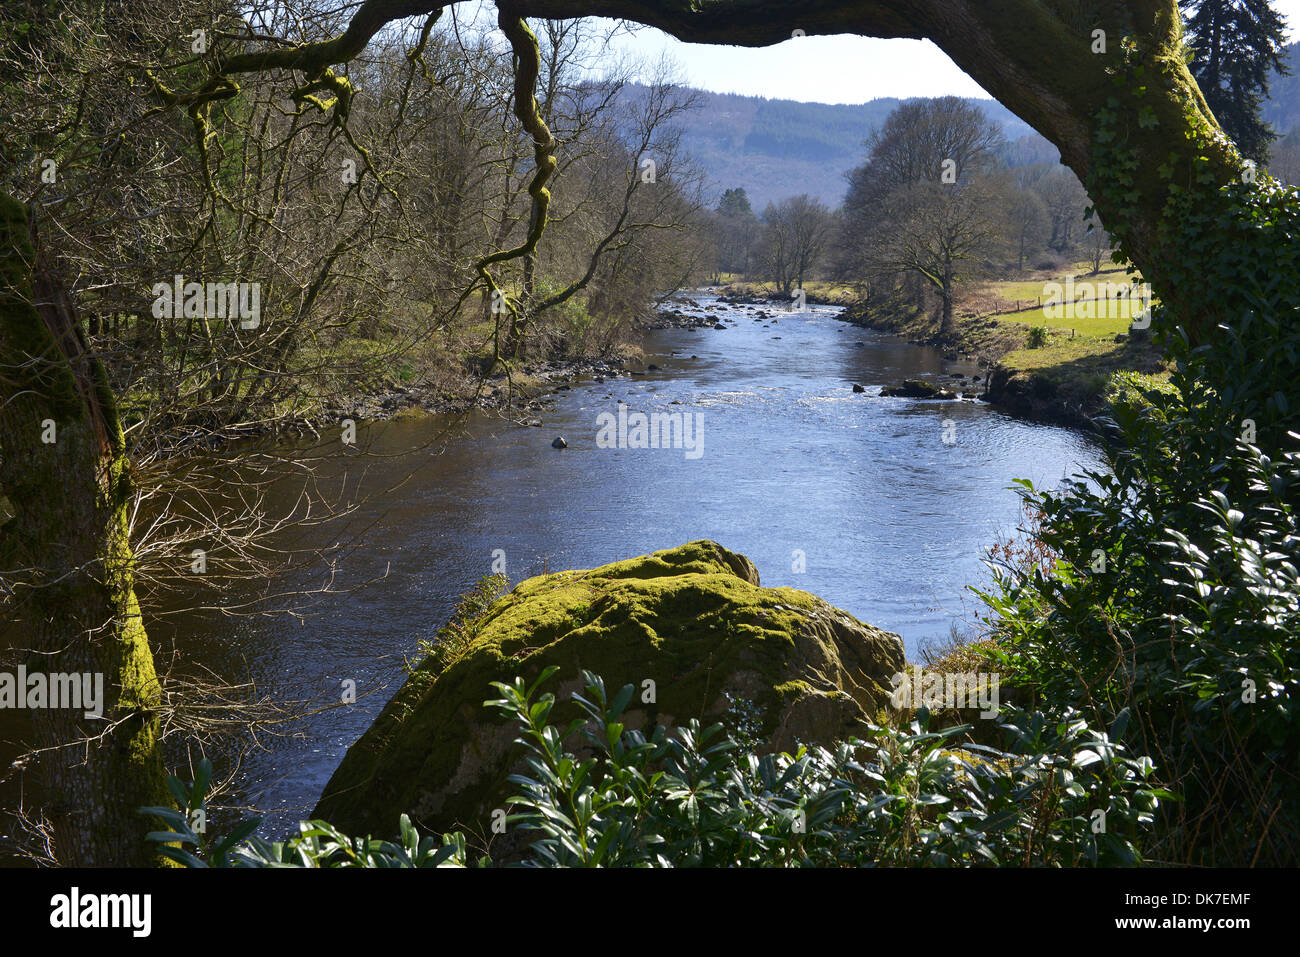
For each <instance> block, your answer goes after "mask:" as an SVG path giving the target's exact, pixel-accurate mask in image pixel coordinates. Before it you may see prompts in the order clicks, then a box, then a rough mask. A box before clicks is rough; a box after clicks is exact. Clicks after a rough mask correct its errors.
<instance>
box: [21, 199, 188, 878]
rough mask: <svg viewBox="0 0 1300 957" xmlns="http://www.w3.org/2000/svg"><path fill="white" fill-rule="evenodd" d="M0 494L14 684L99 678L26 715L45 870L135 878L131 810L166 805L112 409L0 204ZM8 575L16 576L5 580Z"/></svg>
mask: <svg viewBox="0 0 1300 957" xmlns="http://www.w3.org/2000/svg"><path fill="white" fill-rule="evenodd" d="M0 491H3V494H4V495H5V496H6V497H7V498H8V499H9V502H10V504H11V506H12V508H13V510H14V513H15V514H14V517H13V518H12V519H11V520H10V521H9V522H8V523H7V524H6V525H5V526H4V529H3V540H2V542H0V567H2V568H4V569H5V570H6V571H7V572H8V573H9V574H10V576H11V578H12V580H11V582H10V584H11V586H12V587H13V588H14V590H15V592H16V600H15V607H16V608H17V611H18V614H19V622H20V625H21V630H20V634H21V635H22V636H23V638H24V642H23V644H24V647H25V648H26V649H28V651H29V653H28V657H27V669H28V671H29V673H36V672H40V673H43V674H47V675H48V674H55V673H63V674H77V675H81V674H90V675H102V676H103V678H102V688H103V700H102V706H103V708H102V715H103V716H102V717H101V718H98V719H96V718H93V717H90V718H88V717H86V716H85V712H86V711H87V710H90V709H89V708H88V707H82V708H67V707H61V708H53V707H45V708H37V709H34V710H33V711H32V720H33V726H34V734H35V744H36V746H37V747H38V748H40V749H49V750H43V753H42V754H41V755H40V758H39V767H40V770H41V776H42V778H43V780H44V783H45V784H46V785H47V787H48V795H49V800H48V803H47V805H46V807H45V810H46V813H47V814H48V815H49V817H50V819H51V821H52V823H53V826H54V839H55V852H56V854H57V855H58V858H59V861H60V863H62V864H65V865H75V866H109V865H113V866H140V865H146V864H152V863H156V861H157V858H156V856H155V855H154V853H153V852H152V850H151V849H150V846H149V845H147V844H146V843H145V841H144V839H143V838H144V834H145V831H146V829H147V826H148V824H149V822H148V821H147V820H146V819H145V818H143V817H141V816H140V815H139V814H138V813H137V808H139V807H140V806H142V805H159V804H166V803H168V799H167V797H166V794H167V789H166V786H165V779H164V774H163V765H162V759H161V756H160V752H159V746H158V717H157V710H156V709H157V705H158V699H159V687H158V680H157V676H156V674H155V672H154V664H153V656H152V654H151V652H150V649H149V642H148V638H147V636H146V635H145V630H144V626H143V624H142V622H141V619H140V607H139V605H138V604H137V602H136V597H135V592H134V590H133V587H132V553H131V547H130V543H129V541H128V534H127V505H128V503H129V501H130V494H131V488H130V477H129V469H128V465H127V460H126V456H125V450H124V439H123V435H122V430H121V426H120V425H119V422H118V419H117V412H116V407H115V404H114V402H113V398H112V395H111V393H110V391H109V389H108V387H107V383H106V381H105V379H104V374H103V369H102V367H101V366H100V364H99V363H98V362H97V361H96V360H95V359H94V358H93V357H92V356H90V355H89V353H88V352H87V351H86V348H85V343H84V341H83V339H82V336H81V332H80V328H79V326H78V324H77V317H76V313H75V310H74V309H73V307H72V303H71V300H70V299H69V297H68V295H67V293H66V291H65V290H64V289H63V287H62V286H61V285H60V283H59V282H58V280H57V279H56V278H55V277H54V276H53V275H52V274H51V273H50V272H49V271H48V270H47V269H46V268H45V267H44V266H43V265H42V264H41V263H39V262H38V260H37V257H36V255H35V254H34V249H33V242H32V239H31V234H30V232H29V225H28V218H27V213H26V210H25V209H24V207H23V206H22V205H21V204H19V203H18V202H16V201H15V200H13V199H12V198H11V197H9V196H6V195H3V194H0ZM14 569H22V570H23V571H21V572H18V573H17V574H15V573H14V571H13V570H14Z"/></svg>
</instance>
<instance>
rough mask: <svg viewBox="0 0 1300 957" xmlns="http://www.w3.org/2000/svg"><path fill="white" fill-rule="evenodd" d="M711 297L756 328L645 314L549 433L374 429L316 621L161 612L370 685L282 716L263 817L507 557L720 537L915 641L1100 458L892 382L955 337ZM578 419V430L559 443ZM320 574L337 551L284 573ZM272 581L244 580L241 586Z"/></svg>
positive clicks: (215, 657) (295, 808)
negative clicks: (631, 440)
mask: <svg viewBox="0 0 1300 957" xmlns="http://www.w3.org/2000/svg"><path fill="white" fill-rule="evenodd" d="M697 298H698V301H699V303H700V304H701V305H702V306H703V305H709V304H714V305H715V306H716V309H717V311H716V312H715V313H714V315H717V316H718V317H720V318H728V319H733V320H736V321H735V323H734V324H733V325H729V326H728V328H727V329H725V330H716V329H713V328H705V329H695V330H678V329H669V330H660V331H655V332H650V333H647V334H646V336H645V340H644V348H645V351H646V356H647V360H646V361H647V362H648V363H652V364H654V365H656V366H658V369H657V370H654V371H650V372H647V373H646V374H645V375H638V376H630V375H623V376H620V377H618V378H614V379H607V380H606V381H604V382H597V381H593V380H587V381H579V382H575V383H574V384H573V387H572V388H571V389H570V390H569V391H565V392H562V393H560V394H559V397H558V400H557V401H556V402H555V404H554V405H552V406H550V407H548V409H547V411H545V412H544V413H543V414H542V418H543V426H542V427H541V428H536V427H533V428H530V427H525V426H518V425H514V424H511V423H509V422H505V421H503V420H502V419H500V418H499V417H494V416H490V415H486V414H477V413H476V414H473V415H470V416H468V417H466V418H464V419H462V420H458V422H459V423H460V424H459V425H458V427H457V432H456V434H455V435H453V436H452V437H450V438H449V439H447V440H446V441H440V442H438V443H436V445H435V446H434V447H429V446H428V442H429V439H430V438H431V437H433V436H435V435H438V434H440V433H442V432H443V431H445V430H446V429H447V428H448V427H449V425H450V424H451V420H450V419H448V418H446V417H438V416H434V417H431V418H427V419H401V420H397V421H393V422H387V423H378V424H375V425H373V426H368V427H366V426H363V435H362V437H361V441H359V443H358V445H359V446H368V449H369V452H370V453H371V454H367V455H364V456H358V455H355V454H354V455H338V456H332V457H326V458H324V459H323V460H322V461H321V462H319V463H318V466H317V467H318V469H319V470H320V472H321V473H322V476H323V477H324V478H325V479H327V480H328V479H331V478H334V479H337V478H340V477H341V476H343V475H344V474H346V475H348V477H349V478H350V479H352V480H356V481H361V482H362V483H363V488H368V489H370V490H383V494H375V495H372V496H371V498H370V499H368V500H367V501H366V502H365V503H364V504H363V505H362V507H361V508H360V509H359V510H358V512H357V513H356V514H354V515H352V516H351V517H350V518H349V519H348V520H347V521H346V522H345V523H344V524H345V525H346V528H343V529H341V528H340V527H338V526H330V525H325V526H320V527H318V528H316V529H314V530H308V531H306V532H304V531H299V532H297V533H295V534H296V536H297V537H298V544H299V545H306V546H308V547H312V546H314V545H320V546H322V547H323V546H327V545H329V544H330V543H333V542H335V541H336V540H338V539H339V538H340V537H346V534H347V533H348V529H350V530H351V531H352V533H353V534H355V535H357V536H359V537H360V538H361V540H362V541H363V542H364V547H363V548H360V549H356V550H354V551H352V552H350V553H348V554H347V555H346V556H345V557H343V558H342V559H341V561H340V563H339V566H338V569H337V574H336V577H335V579H334V586H335V587H336V588H339V589H344V591H343V592H342V593H340V594H335V595H330V596H327V597H325V598H323V599H321V600H320V602H319V603H318V604H317V605H315V606H314V607H313V608H312V610H311V611H312V614H311V616H310V617H309V618H307V619H306V621H305V622H303V623H300V622H299V621H297V620H296V619H293V618H290V617H285V616H272V617H251V618H229V617H225V616H222V615H220V614H214V613H206V614H200V613H192V614H186V615H184V616H182V617H179V618H171V619H165V620H161V621H156V622H149V621H148V620H146V624H147V626H148V627H149V630H150V634H151V635H152V636H153V638H154V639H155V641H156V642H158V643H160V644H163V645H167V646H170V645H171V644H173V643H174V644H175V645H176V646H177V647H178V648H180V649H181V650H182V651H183V652H184V653H185V654H186V655H187V656H189V657H191V658H192V659H193V660H194V661H197V662H199V663H202V664H203V665H205V666H207V667H210V668H212V669H213V670H214V671H216V672H217V673H220V674H224V675H227V676H228V677H231V678H251V679H253V680H255V681H256V683H257V686H258V688H259V690H260V691H261V692H264V693H269V694H271V695H273V696H278V697H282V698H286V699H295V700H301V699H307V698H313V697H317V696H321V697H323V698H329V699H331V700H335V701H337V700H338V697H339V694H340V689H341V688H343V687H344V684H343V683H344V682H347V681H355V683H356V688H357V693H358V695H359V696H360V697H359V700H358V701H357V702H356V703H355V704H351V705H349V706H346V707H337V708H329V709H326V710H323V711H320V712H319V713H317V714H315V715H314V716H313V717H311V718H310V719H308V720H307V722H306V724H305V725H304V726H303V727H302V728H301V729H300V730H301V731H302V734H301V735H299V736H297V737H281V736H276V735H273V734H272V735H268V736H266V737H265V738H264V739H263V740H264V741H265V743H266V745H267V750H262V751H254V752H253V753H251V754H249V755H247V756H246V758H245V759H244V761H243V764H242V766H241V768H240V770H239V772H238V774H237V777H236V781H235V785H236V786H235V792H236V793H235V797H236V798H237V799H238V800H239V801H240V802H241V803H247V804H249V805H253V806H256V807H258V808H260V809H262V810H263V811H265V812H269V813H270V818H269V820H268V825H269V826H268V828H267V829H266V831H264V832H263V833H268V832H269V833H274V832H276V831H280V830H282V829H283V827H285V826H287V825H288V824H290V823H291V822H292V821H293V820H295V819H296V818H297V817H298V816H301V815H305V814H306V813H307V812H308V811H309V810H310V809H311V807H312V806H313V804H314V803H315V800H316V798H317V797H318V796H319V794H320V792H321V789H322V788H323V786H324V784H325V782H326V781H327V780H328V778H329V776H330V774H331V773H332V772H333V770H334V768H335V767H336V766H337V765H338V762H339V761H340V759H341V758H342V756H343V753H344V751H345V750H346V749H347V747H348V746H349V745H350V744H351V743H352V742H353V741H355V740H356V739H357V738H358V737H359V736H360V735H361V733H362V732H363V731H364V730H365V729H366V727H367V726H368V725H369V723H370V722H371V720H372V719H373V717H374V716H375V714H376V713H377V712H378V711H379V710H380V709H381V708H382V706H383V704H384V703H385V702H386V700H387V699H388V697H389V696H390V695H391V694H392V693H393V691H395V690H396V688H397V686H398V684H399V683H400V681H401V680H402V676H403V665H402V661H403V656H404V655H409V654H412V653H413V652H414V649H415V646H416V642H417V641H418V640H419V639H420V638H429V637H432V635H433V634H434V632H435V631H436V629H437V628H438V626H439V625H440V624H442V623H443V622H444V621H445V620H446V618H447V617H448V615H449V614H450V611H451V609H452V607H453V605H454V603H455V600H456V598H457V597H458V596H459V595H461V594H462V593H463V592H465V591H466V590H467V589H469V588H470V587H472V586H473V585H474V583H475V582H476V581H477V580H478V579H479V578H480V577H482V576H484V575H486V574H488V573H489V572H490V571H491V570H492V563H493V559H494V554H495V556H496V557H497V558H498V559H499V558H501V557H504V561H505V566H506V572H507V574H508V575H509V577H510V579H511V581H512V582H513V581H518V580H520V579H522V578H524V577H527V576H529V575H532V574H536V573H538V572H540V571H542V570H543V569H549V570H559V569H564V568H575V567H576V568H583V567H590V566H594V565H599V564H603V563H605V562H609V561H613V560H615V559H619V558H625V557H629V556H633V555H638V554H642V553H644V552H649V551H653V550H655V549H660V548H666V547H670V546H673V545H678V544H681V543H683V542H686V541H690V540H692V539H699V538H710V539H714V540H716V541H718V542H720V543H722V544H723V545H725V546H726V547H728V548H730V549H733V550H735V551H738V552H741V553H743V554H745V555H747V556H748V557H749V558H750V559H751V560H752V561H753V562H754V563H755V564H756V565H757V567H758V569H759V573H760V575H761V577H762V581H763V583H764V584H765V585H788V586H792V587H796V588H801V589H805V590H807V591H811V592H814V593H815V594H818V595H820V596H822V597H823V598H825V599H827V600H829V601H830V602H832V603H833V604H835V605H838V606H839V607H841V608H844V609H846V610H847V611H849V612H851V613H852V614H854V615H856V616H857V617H858V618H860V619H861V620H863V621H866V622H869V623H871V624H874V625H878V626H880V627H882V628H885V629H887V630H890V631H894V632H897V633H899V634H900V635H902V637H903V639H904V641H905V644H906V647H907V651H908V654H909V657H912V656H914V655H915V654H916V652H917V649H918V647H919V646H920V645H921V644H922V643H923V642H925V641H927V640H930V639H935V638H942V637H944V636H946V635H947V634H948V633H949V630H950V628H951V626H952V625H953V624H954V622H960V621H961V620H963V619H969V617H970V615H971V613H972V612H973V610H974V609H975V607H976V605H975V603H974V602H973V601H972V599H971V598H970V596H969V595H968V594H967V593H966V592H965V588H966V586H967V585H970V584H973V583H979V582H982V581H985V580H987V571H986V570H985V568H984V566H983V565H982V564H981V554H982V549H984V548H985V547H986V546H987V545H989V544H990V543H992V542H993V541H994V540H995V539H996V538H997V537H998V536H999V535H1000V534H1005V533H1007V532H1009V531H1011V530H1013V529H1014V528H1015V526H1016V524H1017V522H1018V520H1019V500H1018V498H1017V496H1016V495H1015V493H1014V492H1012V491H1010V490H1009V489H1008V486H1009V485H1010V484H1011V481H1012V480H1013V479H1015V478H1029V479H1032V480H1034V482H1035V483H1036V484H1040V485H1049V486H1050V485H1053V484H1055V483H1057V482H1059V480H1060V479H1061V478H1062V477H1063V476H1067V475H1070V474H1072V473H1074V472H1077V471H1079V470H1081V469H1084V468H1096V467H1098V466H1099V465H1100V462H1101V457H1100V454H1099V451H1098V450H1097V449H1096V447H1095V446H1094V444H1093V443H1092V441H1091V440H1090V439H1089V438H1088V437H1087V436H1085V435H1083V434H1081V433H1078V432H1075V431H1072V430H1069V429H1065V428H1058V427H1054V426H1048V425H1041V424H1033V423H1029V422H1024V421H1019V420H1016V419H1013V418H1011V417H1009V416H1007V415H1004V414H1002V413H1000V412H998V411H997V410H995V409H993V408H991V407H990V406H988V405H987V404H985V403H981V402H978V401H952V402H927V401H915V400H911V399H901V398H888V399H886V398H881V397H879V395H878V392H879V390H880V388H881V387H882V386H885V385H893V384H897V383H898V382H900V381H901V380H902V379H904V378H907V377H915V376H922V377H924V376H926V375H932V374H936V373H940V372H943V371H945V370H948V369H952V368H954V366H953V364H951V363H947V362H945V360H944V358H943V356H942V355H941V354H940V353H938V352H937V351H935V350H933V349H928V348H924V347H919V346H914V345H910V344H907V343H905V342H901V341H898V340H896V339H893V338H891V337H887V336H884V335H881V334H877V333H874V332H871V331H866V330H862V329H858V328H855V327H852V326H849V325H846V324H844V323H842V322H840V321H838V320H837V318H836V314H837V312H838V310H837V309H835V308H833V307H825V306H822V307H809V308H808V309H807V310H806V311H804V312H801V313H787V312H784V311H778V310H779V309H780V307H776V309H774V310H773V311H772V313H771V315H773V316H774V317H775V319H776V321H775V322H772V321H770V320H768V321H755V318H754V317H755V314H756V308H754V307H740V306H728V305H718V304H716V303H715V301H714V300H713V299H711V298H709V297H707V296H699V297H697ZM957 368H960V367H957ZM962 371H967V372H970V373H976V374H978V370H975V369H963V370H962ZM854 383H860V384H861V385H862V386H864V387H865V392H862V393H854V392H853V391H852V385H853V384H854ZM619 400H622V401H623V402H625V403H626V405H627V408H628V410H630V411H631V412H645V413H654V412H661V413H664V412H669V413H671V412H682V413H687V414H690V415H693V416H694V415H696V414H698V416H699V419H698V421H699V422H700V423H701V427H702V433H701V435H702V439H703V444H702V454H700V455H699V456H698V457H695V456H694V455H693V454H691V455H688V454H687V451H686V450H684V449H671V448H669V449H638V448H600V447H598V444H597V432H598V417H599V416H601V414H602V413H609V414H612V415H617V413H618V401H619ZM675 403H679V404H675ZM557 435H561V436H563V437H564V438H565V439H566V441H567V442H568V446H569V447H568V448H566V449H562V450H561V449H554V448H552V447H551V442H552V439H554V438H555V437H556V436H557ZM945 438H946V439H948V440H949V441H945ZM411 449H416V450H417V451H414V452H411V451H409V450H411ZM398 453H400V454H398ZM284 494H289V493H288V492H287V491H286V492H285V493H284ZM304 535H305V536H306V538H305V539H304V538H303V536H304ZM313 536H315V537H316V539H317V540H316V541H313V538H312V537H313ZM380 576H384V577H382V580H380V581H377V582H376V583H374V584H370V585H365V586H364V587H359V588H355V589H354V588H353V586H355V585H358V584H360V583H363V582H366V581H369V580H371V579H375V578H379V577H380ZM319 579H320V574H319V570H317V571H315V572H311V573H308V572H303V573H301V574H294V575H291V576H290V578H289V579H288V580H287V581H284V582H277V583H276V584H277V587H279V588H282V589H293V588H299V587H301V588H309V587H313V586H315V585H316V584H318V583H319ZM264 586H265V583H264V582H250V583H249V585H248V594H247V595H244V594H241V593H240V592H239V590H236V591H235V592H234V593H232V594H230V595H228V596H226V598H227V600H228V601H229V602H230V603H232V604H238V603H240V602H241V601H243V600H244V599H246V598H251V597H254V596H255V595H256V594H258V593H260V590H261V589H262V588H263V587H264ZM6 797H8V796H7V795H6Z"/></svg>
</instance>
